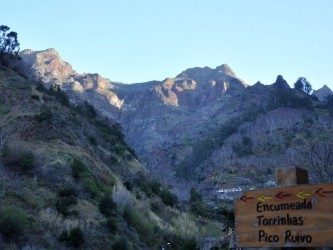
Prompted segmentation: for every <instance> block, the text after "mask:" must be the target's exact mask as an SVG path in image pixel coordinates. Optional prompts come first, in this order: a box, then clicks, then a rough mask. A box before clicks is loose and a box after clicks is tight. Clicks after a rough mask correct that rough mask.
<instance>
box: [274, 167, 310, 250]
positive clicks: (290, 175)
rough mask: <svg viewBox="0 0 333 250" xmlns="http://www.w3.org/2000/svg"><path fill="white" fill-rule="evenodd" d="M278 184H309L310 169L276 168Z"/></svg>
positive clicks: (281, 185) (305, 248)
mask: <svg viewBox="0 0 333 250" xmlns="http://www.w3.org/2000/svg"><path fill="white" fill-rule="evenodd" d="M275 179H276V185H277V186H279V187H289V186H295V185H301V184H309V176H308V171H307V170H305V169H302V168H298V167H295V168H277V169H276V170H275ZM285 249H295V250H314V249H316V248H314V247H289V248H288V247H282V248H281V250H285Z"/></svg>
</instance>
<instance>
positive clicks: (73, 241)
mask: <svg viewBox="0 0 333 250" xmlns="http://www.w3.org/2000/svg"><path fill="white" fill-rule="evenodd" d="M59 240H60V241H61V242H65V243H67V244H68V245H70V246H72V247H74V248H80V247H81V246H82V245H83V244H84V234H83V231H82V229H81V228H79V227H75V228H73V229H71V230H70V231H69V232H67V231H64V232H62V234H61V235H60V237H59Z"/></svg>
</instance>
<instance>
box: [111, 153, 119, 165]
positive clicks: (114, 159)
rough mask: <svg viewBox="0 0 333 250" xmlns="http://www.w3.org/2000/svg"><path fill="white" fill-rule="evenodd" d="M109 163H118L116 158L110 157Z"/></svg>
mask: <svg viewBox="0 0 333 250" xmlns="http://www.w3.org/2000/svg"><path fill="white" fill-rule="evenodd" d="M109 162H110V164H111V165H117V164H118V163H119V161H118V159H117V157H115V156H113V155H111V156H110V158H109Z"/></svg>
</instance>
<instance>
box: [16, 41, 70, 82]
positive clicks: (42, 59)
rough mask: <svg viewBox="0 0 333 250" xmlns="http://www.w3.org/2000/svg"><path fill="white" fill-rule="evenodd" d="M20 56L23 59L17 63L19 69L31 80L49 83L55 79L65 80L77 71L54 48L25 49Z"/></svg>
mask: <svg viewBox="0 0 333 250" xmlns="http://www.w3.org/2000/svg"><path fill="white" fill-rule="evenodd" d="M20 56H21V57H22V61H21V62H20V63H19V64H18V65H17V66H18V69H19V71H20V72H22V74H24V75H25V76H26V77H28V78H29V79H31V80H37V81H43V82H45V83H48V82H51V81H54V79H57V80H63V79H65V78H68V77H69V76H70V75H72V74H75V73H76V72H75V71H74V70H73V68H72V66H71V65H70V64H69V63H67V62H65V61H63V60H62V59H61V57H60V55H59V53H58V52H57V51H56V50H55V49H53V48H51V49H46V50H42V51H33V50H30V49H29V50H23V51H22V52H21V53H20Z"/></svg>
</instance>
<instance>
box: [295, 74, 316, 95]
mask: <svg viewBox="0 0 333 250" xmlns="http://www.w3.org/2000/svg"><path fill="white" fill-rule="evenodd" d="M294 87H295V89H297V90H302V91H303V92H305V93H307V94H308V95H309V94H310V93H311V91H312V86H311V84H310V83H309V81H308V80H306V78H305V77H299V78H298V79H297V81H296V82H295V83H294Z"/></svg>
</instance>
